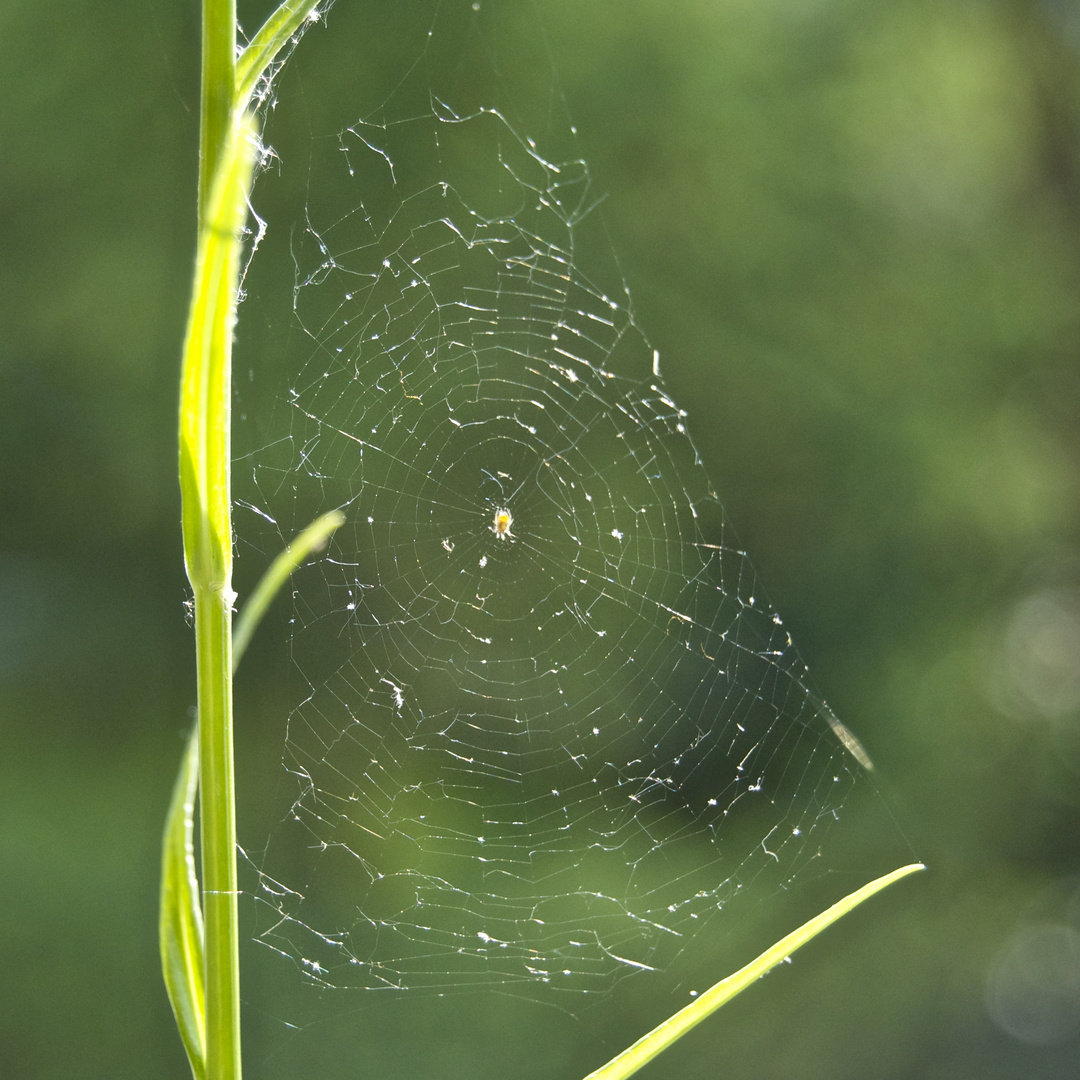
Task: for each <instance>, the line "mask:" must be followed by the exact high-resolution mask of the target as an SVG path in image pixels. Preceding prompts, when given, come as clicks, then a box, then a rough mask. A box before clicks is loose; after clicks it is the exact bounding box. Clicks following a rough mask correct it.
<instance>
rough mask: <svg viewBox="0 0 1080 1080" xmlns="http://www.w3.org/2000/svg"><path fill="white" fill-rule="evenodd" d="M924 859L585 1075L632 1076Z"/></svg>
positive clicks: (848, 900)
mask: <svg viewBox="0 0 1080 1080" xmlns="http://www.w3.org/2000/svg"><path fill="white" fill-rule="evenodd" d="M922 869H923V866H922V864H921V863H913V864H912V865H911V866H904V867H901V869H899V870H894V871H893V872H892V873H891V874H886V875H885V876H884V877H879V878H877V880H875V881H871V882H870V884H869V885H864V886H863V887H862V888H861V889H858V890H856V891H855V892H853V893H851V894H850V895H849V896H845V897H844V899H843V900H840V901H838V902H837V903H835V904H833V906H832V907H831V908H829V909H828V910H827V911H823V912H822V913H821V914H820V915H817V916H815V917H814V918H813V919H811V920H810V921H809V922H807V923H804V924H803V925H802V926H800V927H799V929H798V930H795V931H793V932H792V933H790V934H788V935H787V937H785V938H782V939H781V940H780V941H778V942H777V943H776V944H775V945H773V946H772V947H771V948H769V949H766V950H765V952H763V953H762V954H761V955H760V956H759V957H758V958H757V959H756V960H754V961H753V962H752V963H749V964H747V965H746V967H744V968H740V969H739V970H738V971H736V972H735V974H734V975H729V976H728V977H727V978H726V979H722V980H721V981H720V982H718V983H717V984H716V985H715V986H713V987H711V988H710V989H708V990H706V991H705V993H704V994H702V995H701V996H700V997H698V998H697V999H696V1000H694V1001H693V1002H691V1003H690V1004H689V1005H687V1006H686V1007H685V1008H683V1009H680V1010H679V1011H678V1012H677V1013H675V1015H674V1016H671V1017H669V1018H668V1019H667V1020H665V1021H664V1022H663V1023H662V1024H660V1025H659V1026H658V1027H655V1028H653V1030H652V1031H650V1032H649V1033H648V1035H644V1036H642V1038H640V1039H638V1041H637V1042H636V1043H634V1044H633V1046H630V1047H627V1049H625V1050H624V1051H623V1052H622V1053H621V1054H617V1055H616V1056H615V1057H613V1058H612V1059H611V1060H610V1061H609V1062H608V1063H607V1064H606V1065H604V1066H602V1067H601V1068H599V1069H597V1070H596V1071H595V1072H591V1073H589V1075H588V1076H587V1077H585V1080H625V1077H628V1076H633V1075H634V1073H636V1072H637V1071H638V1069H640V1068H641V1067H642V1066H643V1065H645V1064H647V1063H648V1062H650V1061H652V1059H653V1058H654V1057H656V1056H657V1054H659V1053H661V1052H662V1051H664V1050H666V1049H667V1048H668V1047H669V1046H670V1045H671V1044H672V1043H673V1042H675V1041H676V1039H680V1038H682V1036H683V1035H685V1034H686V1033H687V1032H688V1031H689V1030H690V1029H691V1028H692V1027H695V1026H696V1025H697V1024H700V1023H701V1021H702V1020H704V1019H705V1018H706V1017H707V1016H710V1015H712V1013H714V1012H716V1010H717V1009H719V1008H720V1006H721V1005H724V1004H726V1003H727V1002H728V1001H730V1000H731V999H732V998H733V997H735V996H736V994H739V993H741V992H742V991H743V990H745V989H746V988H747V987H748V986H749V985H750V984H751V983H754V982H757V980H758V979H760V978H761V976H762V975H764V974H766V973H767V972H769V971H771V970H772V969H773V968H774V967H776V965H777V964H781V963H783V962H784V960H786V959H787V958H788V957H789V956H790V955H791V954H792V953H793V952H795V950H796V949H799V948H801V947H802V946H803V945H805V944H806V943H807V942H808V941H810V939H811V938H814V937H816V936H817V935H818V934H820V933H821V931H822V930H824V929H825V928H826V927H827V926H831V925H832V924H833V923H834V922H836V920H837V919H839V918H841V917H842V916H844V915H846V914H847V913H848V912H849V911H851V910H852V909H853V908H856V907H858V906H859V904H861V903H862V902H863V901H864V900H868V899H869V898H870V897H871V896H873V895H874V894H875V893H877V892H880V891H881V890H882V889H884V888H886V887H887V886H889V885H891V884H893V882H895V881H899V880H900V879H901V878H903V877H907V876H908V874H913V873H915V871H917V870H922Z"/></svg>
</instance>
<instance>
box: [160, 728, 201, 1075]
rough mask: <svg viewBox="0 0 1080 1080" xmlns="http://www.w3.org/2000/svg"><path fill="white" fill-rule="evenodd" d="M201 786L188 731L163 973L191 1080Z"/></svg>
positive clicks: (168, 822)
mask: <svg viewBox="0 0 1080 1080" xmlns="http://www.w3.org/2000/svg"><path fill="white" fill-rule="evenodd" d="M198 786H199V731H198V727H197V726H196V727H194V728H192V731H191V734H190V735H189V736H188V742H187V749H186V750H185V751H184V757H183V760H182V761H181V762H180V771H179V773H178V774H177V776H176V784H175V786H174V787H173V793H172V799H171V800H170V802H169V813H168V817H167V818H166V819H165V833H164V835H163V837H162V844H161V909H160V913H159V922H158V942H159V945H160V948H161V970H162V972H163V974H164V976H165V988H166V990H168V992H169V1001H170V1002H171V1003H172V1009H173V1015H174V1016H175V1017H176V1026H177V1027H178V1028H179V1029H180V1037H181V1038H182V1039H183V1041H184V1048H185V1049H186V1050H187V1055H188V1061H190V1062H191V1073H192V1075H193V1076H194V1077H195V1080H203V1077H204V1076H205V1075H206V994H205V989H204V986H203V916H202V907H201V906H200V904H199V881H198V878H197V877H196V875H195V844H194V841H193V839H192V838H193V835H194V821H195V792H196V790H197V788H198Z"/></svg>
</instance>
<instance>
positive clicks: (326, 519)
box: [233, 510, 345, 671]
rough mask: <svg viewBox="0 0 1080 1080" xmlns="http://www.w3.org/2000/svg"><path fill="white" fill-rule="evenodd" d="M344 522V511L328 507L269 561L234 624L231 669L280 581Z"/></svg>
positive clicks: (279, 586)
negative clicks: (328, 510) (325, 511)
mask: <svg viewBox="0 0 1080 1080" xmlns="http://www.w3.org/2000/svg"><path fill="white" fill-rule="evenodd" d="M344 524H345V515H344V514H343V513H342V512H341V511H340V510H331V511H330V512H329V513H327V514H323V515H322V517H320V518H316V519H315V520H314V521H313V522H312V523H311V524H310V525H309V526H308V527H307V528H306V529H305V530H304V531H303V532H302V533H300V535H299V536H297V537H296V539H295V540H293V542H292V543H291V544H289V546H288V547H287V548H286V549H285V550H284V551H283V552H281V554H280V555H278V557H277V558H276V559H275V560H274V561H273V562H272V563H271V564H270V568H269V569H268V570H267V571H266V573H265V574H263V576H262V580H261V581H260V582H259V584H258V585H257V586H256V587H255V591H254V592H253V593H252V594H251V597H250V599H249V600H248V602H247V603H246V604H245V605H244V610H243V611H241V612H240V615H239V617H238V618H237V620H236V625H235V627H234V628H233V671H235V670H236V669H237V667H238V666H239V664H240V657H241V656H243V655H244V650H245V649H246V648H247V647H248V642H250V641H251V638H252V635H253V634H254V633H255V628H256V627H257V626H258V625H259V623H260V621H261V620H262V617H263V615H265V614H266V609H267V608H268V607H269V606H270V605H271V603H273V600H274V597H275V596H277V594H278V592H279V591H280V589H281V587H282V585H284V584H285V582H286V581H288V579H289V575H290V574H291V573H292V572H293V571H294V570H295V569H296V568H297V567H298V566H299V565H300V564H301V563H302V562H303V561H304V560H305V559H306V558H307V557H308V556H309V555H310V554H311V553H312V552H313V551H317V550H318V549H319V548H321V547H322V546H323V544H325V543H326V541H327V538H328V537H329V536H330V534H331V533H332V532H333V531H334V530H335V529H338V528H340V527H341V526H342V525H344Z"/></svg>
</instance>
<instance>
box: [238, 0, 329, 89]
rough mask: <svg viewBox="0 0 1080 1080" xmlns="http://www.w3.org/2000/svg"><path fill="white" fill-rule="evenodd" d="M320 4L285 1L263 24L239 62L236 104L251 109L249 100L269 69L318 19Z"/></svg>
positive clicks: (316, 1)
mask: <svg viewBox="0 0 1080 1080" xmlns="http://www.w3.org/2000/svg"><path fill="white" fill-rule="evenodd" d="M318 5H319V0H285V3H283V4H281V5H280V6H279V7H278V9H277V10H276V11H275V12H274V13H273V15H271V16H270V18H268V19H267V20H266V22H264V23H263V25H262V26H261V27H260V29H259V32H258V33H257V34H256V35H255V36H254V37H253V38H252V39H251V41H250V43H249V44H248V46H247V48H245V49H244V51H243V52H242V53H241V54H240V56H239V58H238V59H237V61H236V100H237V102H239V107H240V108H247V104H248V99H249V98H250V97H251V95H252V93H254V91H255V87H256V85H257V84H258V82H259V79H261V78H262V76H263V74H264V73H265V71H266V69H267V68H268V67H270V65H271V64H272V63H273V62H274V60H275V59H276V58H277V55H278V53H280V52H281V50H282V49H283V48H284V47H285V46H286V45H287V44H288V43H289V40H290V39H291V38H292V37H293V35H295V34H296V32H297V31H298V30H299V29H300V28H301V27H302V26H303V25H304V23H305V22H309V21H310V20H311V19H312V18H313V17H314V15H315V9H316V8H317V7H318Z"/></svg>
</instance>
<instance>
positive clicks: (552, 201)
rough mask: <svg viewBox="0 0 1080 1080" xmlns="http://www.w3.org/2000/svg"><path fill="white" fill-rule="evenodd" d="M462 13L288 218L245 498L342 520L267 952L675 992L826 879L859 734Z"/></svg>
mask: <svg viewBox="0 0 1080 1080" xmlns="http://www.w3.org/2000/svg"><path fill="white" fill-rule="evenodd" d="M441 11H442V12H443V13H444V14H445V13H446V12H451V13H453V14H454V17H455V19H457V20H459V21H457V22H454V23H453V24H452V26H453V27H456V28H457V29H455V30H449V29H447V30H444V29H443V28H442V27H441V26H440V27H439V34H438V35H433V40H439V41H443V43H444V44H445V46H446V48H447V49H448V51H450V52H452V53H453V54H454V55H455V56H457V57H458V58H459V62H458V63H457V66H456V69H455V70H456V72H457V76H456V77H455V78H454V79H448V80H444V81H445V83H446V85H447V91H446V92H440V93H436V92H435V88H436V87H437V85H438V84H437V83H436V82H433V78H434V76H433V74H432V72H433V70H435V64H434V61H433V59H432V53H433V51H434V49H435V45H434V44H431V43H430V41H426V42H425V44H424V46H423V48H422V51H421V60H422V61H423V62H417V63H416V64H414V65H413V66H412V68H411V70H410V72H409V74H408V75H407V76H406V78H405V79H404V80H402V81H400V82H398V83H397V84H396V86H395V89H394V91H393V93H392V94H391V95H390V96H389V97H388V98H387V100H386V101H385V102H384V103H383V104H382V105H381V106H379V107H377V108H374V109H372V110H370V111H369V112H368V113H366V114H365V117H364V119H362V120H359V121H357V122H355V123H352V124H351V125H350V126H349V127H348V128H346V129H345V130H343V131H342V132H341V134H340V136H338V137H337V138H335V139H333V140H331V141H330V142H329V143H319V144H317V145H316V146H315V147H314V149H313V151H312V165H311V183H310V185H309V196H308V202H307V208H306V221H305V224H304V227H303V229H302V230H300V231H298V233H297V234H296V236H295V237H294V239H293V250H294V256H295V260H296V279H295V289H294V308H295V315H296V321H297V324H298V325H299V327H301V328H302V333H303V337H304V340H305V341H306V342H307V345H306V349H305V355H306V357H307V359H306V360H305V361H304V363H303V365H302V367H301V368H300V369H299V370H298V371H295V372H294V374H293V376H291V384H290V387H289V389H288V392H287V394H286V395H285V398H286V404H285V407H284V408H283V409H282V410H280V415H281V416H282V417H283V419H281V420H280V428H279V430H278V431H277V432H276V433H275V434H274V435H273V437H271V438H270V439H269V440H268V441H267V443H266V445H264V446H263V448H262V449H260V450H259V451H258V452H257V453H256V454H254V455H253V456H252V458H251V460H250V462H249V465H250V475H251V476H252V478H253V481H254V485H255V487H254V490H255V492H256V493H257V494H256V497H255V498H253V499H252V501H251V503H250V504H249V505H250V507H251V508H252V509H255V510H257V512H258V517H259V519H260V520H263V521H266V522H270V523H272V531H273V532H274V533H275V534H280V535H282V536H285V537H288V536H289V535H291V534H292V532H294V531H295V530H296V529H298V528H300V527H302V526H303V525H304V524H306V523H307V522H308V521H309V520H311V518H312V517H314V516H315V515H316V514H317V513H320V512H323V511H326V510H329V509H332V508H339V509H341V510H342V511H343V512H344V514H345V517H346V524H345V525H344V526H343V527H342V528H341V529H340V530H339V531H338V532H337V533H336V534H335V535H334V537H333V538H332V541H331V543H330V545H329V547H328V548H327V550H326V551H325V552H323V553H321V555H320V556H318V557H316V558H315V559H313V560H311V561H310V562H309V563H308V564H307V565H306V566H304V567H302V568H301V569H300V570H299V571H298V572H297V573H296V575H295V576H294V579H293V589H294V613H293V619H292V622H291V641H290V650H291V656H292V663H293V676H294V681H295V683H296V685H297V686H298V691H299V692H298V694H297V699H296V701H295V703H294V704H293V706H292V707H291V710H290V713H289V717H288V733H287V740H286V746H285V753H284V764H285V768H286V770H287V772H288V774H289V790H288V792H287V812H285V813H284V814H283V819H282V821H281V823H280V824H279V825H278V826H277V827H276V828H275V829H274V831H273V834H272V836H271V842H270V844H269V845H268V846H267V848H266V849H265V851H262V852H261V853H260V854H259V856H258V858H257V859H254V860H253V862H254V864H255V867H256V871H257V873H256V879H257V880H256V884H255V886H254V892H255V895H256V901H257V906H258V908H259V927H258V929H257V939H258V940H259V941H260V942H261V943H262V944H264V945H266V946H268V947H269V948H270V949H271V950H273V951H274V952H275V953H279V954H281V955H282V956H285V957H287V958H288V959H289V960H290V962H292V963H294V964H296V965H297V967H298V968H299V969H300V970H301V971H302V972H303V974H304V977H305V979H306V980H308V981H309V982H311V983H312V984H314V985H316V986H320V987H355V988H364V989H368V990H382V989H386V990H395V991H396V990H401V989H413V990H424V989H426V990H433V991H438V992H443V991H447V990H450V989H455V988H481V987H485V988H486V987H497V988H500V989H507V990H511V991H515V992H520V993H522V994H525V995H532V996H539V997H544V996H545V995H548V994H549V992H551V991H554V992H556V993H558V992H559V991H566V992H575V993H581V992H597V993H600V992H604V991H607V990H608V989H609V988H610V987H612V986H613V985H614V984H615V983H616V982H618V981H619V980H620V979H621V978H622V977H624V976H626V975H630V974H640V973H644V972H650V971H653V972H664V973H666V974H667V975H668V976H669V977H671V976H672V973H675V977H676V978H678V977H679V976H678V973H679V972H680V970H682V969H683V968H685V967H686V966H687V965H688V964H689V963H691V962H692V960H693V954H694V950H695V949H696V948H697V947H698V946H697V943H698V942H700V941H701V940H702V939H703V937H707V935H708V934H709V933H710V928H711V932H713V933H715V932H716V930H717V929H719V928H722V927H723V925H724V919H725V918H726V917H727V908H728V907H729V905H730V904H731V903H732V902H733V901H734V900H736V899H737V898H738V897H739V896H740V894H743V893H746V892H748V891H750V890H751V887H753V891H754V892H755V893H760V894H763V895H769V894H773V893H775V892H776V891H777V890H779V889H787V888H789V886H790V885H791V883H792V882H793V881H794V879H795V878H796V876H801V875H803V874H804V873H805V872H806V870H807V868H808V866H810V865H812V864H819V865H820V866H821V867H822V868H823V869H825V868H828V867H829V866H831V864H830V863H828V862H827V858H826V853H827V852H828V850H829V848H828V845H827V843H826V841H827V837H828V834H829V833H830V832H831V831H832V830H833V829H834V827H835V826H836V825H837V823H838V822H841V821H843V820H844V812H843V811H844V807H845V803H846V801H847V800H848V797H849V795H850V793H851V791H852V789H853V788H854V787H856V786H862V785H865V784H866V783H867V779H866V776H865V770H864V767H863V764H862V763H861V760H862V759H864V755H863V754H862V751H861V748H859V747H858V744H857V743H855V742H854V740H853V739H852V737H851V736H850V735H849V734H848V733H847V731H846V729H845V728H843V726H842V725H840V724H839V722H838V721H837V720H836V719H835V717H833V716H832V714H831V713H830V712H829V710H828V708H827V707H826V706H825V705H824V704H823V702H822V701H821V700H820V699H819V698H818V697H816V696H815V694H814V693H813V692H812V690H811V689H810V688H809V685H808V678H807V672H806V668H805V666H804V665H803V663H802V661H801V660H800V658H799V656H798V654H797V653H796V651H795V650H794V648H793V646H792V642H791V638H790V636H789V634H788V632H787V630H786V629H785V627H784V625H783V622H782V620H781V619H780V616H779V615H778V614H777V613H776V611H775V610H774V609H773V608H772V607H771V606H770V605H769V603H768V602H766V601H765V600H764V599H763V598H762V596H761V594H760V590H759V588H758V586H757V583H756V580H755V576H754V572H753V569H752V567H751V565H750V562H749V561H748V559H747V557H746V555H745V553H744V552H743V551H741V550H740V549H739V548H738V546H737V544H735V543H734V542H733V539H732V536H731V533H730V531H729V529H728V528H727V527H726V525H725V522H724V517H723V514H722V511H721V508H720V504H719V502H718V500H717V497H716V495H715V494H714V493H713V491H712V489H711V487H710V486H709V483H708V480H707V477H706V475H705V472H704V469H703V467H702V465H701V462H700V461H699V459H698V456H697V454H696V452H695V450H694V447H693V444H692V443H691V441H690V438H689V436H688V434H687V430H686V425H687V414H686V412H684V411H683V410H682V409H680V408H679V407H678V405H676V403H675V402H674V401H673V400H672V399H671V397H670V396H669V395H668V393H667V392H666V391H665V389H664V384H663V381H662V379H661V377H660V366H659V360H658V356H657V353H656V352H655V351H654V350H653V348H652V346H651V345H650V344H649V343H648V342H647V340H646V338H645V337H644V335H643V334H642V332H641V330H640V329H639V328H638V326H637V324H636V322H635V318H634V313H633V306H632V304H631V301H630V297H629V294H628V292H627V291H626V289H625V287H624V285H623V284H622V280H621V277H620V275H619V274H618V271H617V267H615V266H614V263H613V262H612V261H611V260H610V259H607V261H606V262H605V257H604V256H601V257H596V256H595V255H594V251H595V250H596V249H597V248H599V249H601V250H604V249H605V244H606V241H604V240H603V239H601V242H600V243H599V244H595V243H593V244H592V246H591V247H590V246H589V244H587V243H586V240H587V239H589V237H590V230H592V231H597V226H598V224H599V219H598V214H597V213H596V203H597V196H596V194H595V192H594V190H593V187H592V184H591V180H590V176H589V173H588V170H587V168H586V166H585V164H584V162H583V161H582V160H581V159H580V157H578V156H576V154H575V153H574V152H573V146H574V142H573V132H572V131H571V130H570V129H569V126H568V125H567V126H566V128H565V129H559V126H558V124H554V125H549V129H548V134H549V136H550V137H549V140H548V141H549V142H550V143H551V144H552V145H553V146H555V147H556V148H558V147H562V149H563V150H566V149H569V151H570V152H568V153H563V152H561V151H560V152H559V153H558V154H556V155H554V156H546V155H548V154H549V153H550V151H547V150H545V149H544V147H543V146H541V145H539V141H533V139H531V138H530V137H529V136H528V134H526V133H525V129H523V128H522V127H521V126H520V125H519V124H518V123H517V122H516V121H515V122H511V119H510V117H509V113H508V112H507V111H505V110H503V109H502V108H500V107H497V106H496V105H495V104H492V101H491V98H490V97H489V96H487V95H491V94H492V84H491V83H490V82H489V83H487V84H485V83H484V82H483V80H482V79H481V78H480V77H479V76H478V75H477V74H476V72H477V71H478V70H479V64H478V63H477V64H476V65H474V64H471V63H465V62H464V61H462V60H461V59H460V58H461V56H462V55H464V53H463V48H464V45H467V44H470V43H471V46H472V47H473V48H474V50H475V49H476V48H477V47H478V46H477V43H482V42H484V41H486V40H487V39H485V38H483V37H482V36H481V35H480V33H479V32H478V29H477V26H478V23H477V21H476V20H478V19H480V15H479V14H477V13H476V12H475V9H474V8H468V9H466V6H464V5H463V6H462V10H461V12H458V11H457V8H456V7H455V6H453V5H450V6H448V7H447V8H444V9H441ZM462 28H464V29H462ZM481 51H482V50H481ZM469 55H472V54H469ZM485 70H486V69H485ZM462 73H466V75H467V77H466V76H465V75H463V74H462ZM324 159H327V160H324ZM334 169H337V170H339V171H340V172H341V173H342V174H345V175H347V176H348V177H349V178H350V182H351V183H352V185H353V189H352V190H353V196H352V202H351V203H349V204H348V205H350V206H351V209H350V210H349V211H348V212H347V213H345V214H344V215H342V214H341V213H340V209H339V210H337V211H336V212H335V210H334V208H333V206H324V205H323V202H324V201H330V202H332V198H331V197H330V196H327V199H326V200H323V199H322V196H321V194H320V192H321V191H322V190H323V189H324V185H323V182H322V178H323V177H324V176H330V175H332V170H334ZM324 170H325V171H324ZM326 189H327V190H329V189H330V185H329V183H328V184H327V185H326ZM333 191H334V192H335V194H334V196H333V198H337V197H338V195H337V194H336V193H338V192H339V191H340V189H339V188H338V187H336V186H334V187H333ZM599 231H601V232H602V230H599ZM592 239H595V238H592ZM242 528H243V523H242ZM249 531H250V530H249ZM265 546H266V547H267V548H268V549H269V548H270V547H271V546H272V544H271V543H270V542H269V541H267V542H266V545H265Z"/></svg>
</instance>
